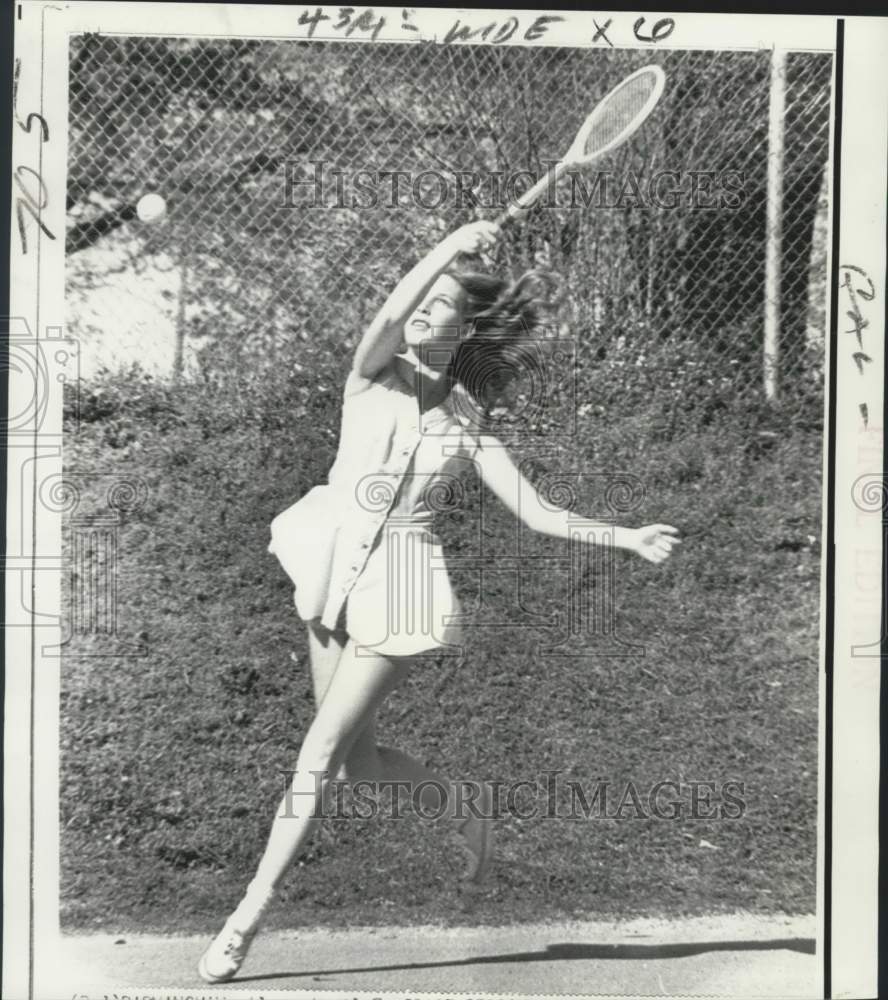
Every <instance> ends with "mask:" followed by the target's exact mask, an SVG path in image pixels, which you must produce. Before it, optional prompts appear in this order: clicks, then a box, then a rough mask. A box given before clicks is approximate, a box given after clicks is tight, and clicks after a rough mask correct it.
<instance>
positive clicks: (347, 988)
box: [36, 915, 823, 1000]
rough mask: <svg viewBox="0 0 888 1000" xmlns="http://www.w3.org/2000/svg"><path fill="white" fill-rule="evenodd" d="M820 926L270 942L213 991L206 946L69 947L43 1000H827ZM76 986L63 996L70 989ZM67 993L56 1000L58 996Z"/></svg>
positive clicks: (682, 925)
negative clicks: (424, 997) (624, 999)
mask: <svg viewBox="0 0 888 1000" xmlns="http://www.w3.org/2000/svg"><path fill="white" fill-rule="evenodd" d="M815 936H816V922H815V919H814V917H762V916H751V915H734V916H713V917H695V918H693V919H684V920H669V921H665V920H633V921H623V922H603V921H602V922H589V921H583V922H572V923H564V924H545V925H515V926H508V927H480V928H466V927H459V928H440V927H416V928H354V929H350V930H339V931H331V930H299V931H269V932H267V933H266V934H261V935H260V936H259V937H257V939H256V941H255V942H254V944H253V949H252V951H251V952H250V955H249V957H248V959H247V961H246V963H245V964H244V967H243V969H242V970H241V974H240V975H239V976H238V978H237V979H236V980H235V981H234V982H232V983H230V984H227V985H226V986H218V987H208V986H206V985H205V984H202V982H201V980H200V979H199V978H198V976H197V973H196V971H195V965H196V962H197V959H198V957H199V956H200V954H201V952H202V950H203V948H204V947H205V946H206V943H207V940H208V939H207V938H206V937H193V936H160V935H143V934H125V935H108V934H95V935H78V936H69V935H66V936H63V937H62V938H61V939H60V940H59V950H58V952H57V953H56V954H57V956H58V959H59V961H58V964H55V963H40V967H41V968H42V974H41V980H42V982H40V983H39V984H38V986H39V988H38V990H37V991H36V996H38V997H41V998H42V997H48V998H54V997H56V996H58V997H62V998H65V1000H68V998H75V997H76V998H78V1000H80V998H82V1000H87V998H88V1000H104V998H106V997H108V998H109V1000H110V998H113V997H114V994H116V995H117V998H118V1000H123V998H124V997H128V998H130V1000H135V998H137V997H139V998H141V997H143V996H146V995H147V994H146V993H145V992H144V990H145V989H146V988H150V987H155V988H158V990H159V992H158V994H157V995H158V996H162V997H166V998H168V1000H172V998H174V997H176V998H178V1000H185V998H186V997H191V998H192V1000H197V998H199V997H202V996H216V997H218V996H227V995H232V996H237V997H239V998H241V1000H250V998H257V1000H258V998H259V997H268V996H274V995H276V996H278V997H287V996H293V997H319V998H323V1000H339V998H346V997H347V998H358V997H359V995H360V994H362V993H363V994H364V997H363V998H361V1000H364V998H366V997H373V996H379V995H381V994H384V993H389V992H391V993H393V994H394V995H397V996H407V997H417V996H419V995H420V994H422V993H438V994H443V995H444V996H445V997H447V996H452V997H454V998H456V997H458V996H460V994H462V995H463V1000H468V998H471V997H474V996H478V995H480V994H484V993H488V994H489V993H498V994H501V995H502V994H504V995H506V996H515V995H520V994H533V995H536V996H546V997H549V996H551V997H554V996H562V997H563V996H565V995H569V994H579V995H621V996H645V997H651V996H679V995H685V996H688V995H691V996H712V997H774V998H777V997H780V998H797V997H814V998H816V997H820V996H822V976H823V962H822V959H821V957H820V955H819V954H817V953H816V949H815ZM62 986H63V989H62V992H58V989H59V988H60V987H62ZM53 990H56V992H53Z"/></svg>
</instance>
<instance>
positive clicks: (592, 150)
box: [496, 66, 666, 226]
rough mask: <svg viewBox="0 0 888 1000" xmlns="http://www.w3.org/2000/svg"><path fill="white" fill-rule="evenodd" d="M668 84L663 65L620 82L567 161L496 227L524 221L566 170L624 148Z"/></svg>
mask: <svg viewBox="0 0 888 1000" xmlns="http://www.w3.org/2000/svg"><path fill="white" fill-rule="evenodd" d="M665 84H666V75H665V74H664V72H663V70H662V69H660V67H659V66H644V67H642V69H639V70H636V71H635V72H634V73H632V74H630V75H629V76H627V77H626V79H625V80H623V81H621V82H620V83H618V84H617V86H616V87H614V88H613V90H611V91H610V92H609V93H608V94H606V95H605V96H604V97H603V98H602V99H601V100H600V101H599V102H598V104H597V105H596V106H595V108H594V109H593V111H592V113H591V114H590V115H589V117H588V118H587V119H586V120H585V122H583V126H582V128H581V129H580V131H579V132H577V137H576V138H575V139H574V141H573V142H572V143H571V146H570V149H568V151H567V153H566V154H565V155H564V158H563V159H561V160H559V162H558V163H556V164H553V166H552V167H550V169H549V170H548V172H547V173H546V174H544V175H543V176H542V177H541V178H540V179H539V180H538V181H537V182H536V184H534V185H533V187H531V188H529V189H528V190H527V191H525V192H524V194H523V195H521V197H520V198H518V199H516V200H515V201H514V202H512V204H511V205H509V207H508V208H507V209H506V210H505V211H504V212H503V213H502V214H501V215H500V216H499V217H498V218H497V220H496V224H497V225H498V226H501V225H503V223H505V222H510V221H512V220H517V219H520V218H521V217H522V216H523V215H524V214H525V212H527V210H528V209H529V208H531V207H532V205H533V204H534V202H536V201H537V199H538V198H539V197H540V195H542V193H543V192H544V191H545V190H546V189H547V188H548V187H549V186H550V185H552V186H554V185H555V184H556V183H557V181H558V178H559V177H560V176H561V175H562V174H563V173H565V171H568V170H578V169H582V168H583V167H587V166H589V165H590V164H591V163H594V162H595V161H596V160H598V159H600V158H601V157H602V156H604V155H605V154H606V153H609V152H611V151H612V150H614V149H616V148H617V146H620V145H622V143H624V142H625V141H626V140H627V139H628V138H629V137H630V136H631V135H633V134H634V133H635V132H637V131H638V129H639V128H641V126H642V125H643V124H644V122H645V120H646V119H647V117H648V116H649V115H650V113H651V112H652V111H653V110H654V108H655V107H656V105H657V101H659V100H660V95H661V94H662V93H663V87H664V86H665Z"/></svg>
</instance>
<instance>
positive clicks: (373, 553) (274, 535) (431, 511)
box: [269, 366, 479, 656]
mask: <svg viewBox="0 0 888 1000" xmlns="http://www.w3.org/2000/svg"><path fill="white" fill-rule="evenodd" d="M478 448H479V444H478V440H477V437H476V436H475V435H473V434H471V433H470V432H469V431H468V430H467V429H466V428H465V427H464V426H463V425H462V424H461V423H460V422H459V420H457V418H456V416H455V415H454V413H453V411H452V409H451V408H450V407H449V406H447V405H443V406H437V407H434V408H433V409H430V410H426V411H425V412H424V413H421V412H420V407H419V402H418V400H417V398H416V396H415V395H414V394H413V393H412V392H411V391H410V389H409V388H408V387H407V385H405V383H404V382H403V380H402V379H401V378H400V377H399V376H398V375H397V373H396V372H395V371H394V369H393V367H392V366H388V367H387V368H385V369H384V370H383V371H382V372H381V373H380V374H379V375H377V376H376V377H375V378H374V379H372V380H367V379H364V378H361V377H360V376H358V375H356V374H355V373H351V374H350V375H349V377H348V379H347V380H346V384H345V392H344V400H343V409H342V429H341V432H340V438H339V451H338V452H337V455H336V460H335V462H334V463H333V467H332V468H331V469H330V473H329V476H328V482H327V483H326V484H325V485H321V486H316V487H314V488H313V489H311V490H309V492H308V493H306V495H305V496H304V497H302V499H301V500H299V501H298V502H297V503H295V504H294V505H293V506H292V507H289V508H287V510H285V511H284V512H283V513H282V514H279V515H278V516H277V517H276V518H275V519H274V520H273V521H272V523H271V544H270V545H269V551H270V552H273V553H274V554H275V555H276V556H277V558H278V559H279V560H280V562H281V564H282V565H283V567H284V569H285V570H286V572H287V574H288V575H289V577H290V578H291V580H292V581H293V583H294V585H295V588H296V589H295V592H294V600H295V604H296V609H297V611H298V613H299V615H300V617H301V618H303V619H305V620H306V621H313V622H318V623H320V624H321V625H322V626H324V627H325V628H328V629H335V628H343V627H344V628H345V630H346V631H347V632H348V634H349V635H350V636H351V637H352V638H353V639H354V640H355V641H356V642H357V643H359V644H360V645H361V646H365V647H370V648H372V649H373V650H374V651H376V652H379V653H381V654H383V655H388V656H409V655H413V654H416V653H420V652H423V651H425V650H429V649H434V648H436V647H440V646H446V645H451V644H456V643H458V642H459V641H460V628H459V623H458V621H457V620H456V619H457V618H458V616H459V614H460V608H459V605H458V603H457V600H456V597H455V595H454V593H453V590H452V588H451V584H450V580H449V577H448V575H447V569H446V566H445V565H444V559H443V553H442V549H441V542H440V539H439V538H438V536H437V535H436V534H435V533H434V532H433V530H432V522H433V518H434V516H435V514H436V512H437V511H438V510H441V509H447V508H449V507H453V506H456V505H458V503H459V500H460V498H461V483H460V480H459V478H458V477H459V473H460V472H461V471H462V469H463V468H465V463H466V462H467V461H471V460H472V459H473V458H474V457H475V454H476V453H477V450H478Z"/></svg>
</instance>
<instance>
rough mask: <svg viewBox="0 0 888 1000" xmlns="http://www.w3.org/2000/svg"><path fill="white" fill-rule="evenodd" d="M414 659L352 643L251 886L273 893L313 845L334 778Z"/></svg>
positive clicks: (326, 695)
mask: <svg viewBox="0 0 888 1000" xmlns="http://www.w3.org/2000/svg"><path fill="white" fill-rule="evenodd" d="M408 668H409V661H404V660H390V659H386V658H385V657H382V656H374V657H363V656H362V657H357V656H356V655H355V644H354V642H353V641H351V640H349V641H348V643H347V644H346V645H345V647H344V648H343V649H342V652H341V654H340V657H339V662H338V664H337V665H336V669H335V671H334V673H333V677H332V679H331V680H330V681H329V684H328V685H327V690H326V691H325V693H324V696H323V699H322V701H321V704H320V707H319V708H318V712H317V715H316V716H315V718H314V721H313V722H312V724H311V726H310V727H309V729H308V732H307V733H306V736H305V740H304V741H303V744H302V749H301V750H300V752H299V757H298V759H297V762H296V769H295V773H294V775H293V779H292V781H291V783H290V787H289V789H288V790H287V792H286V794H285V795H284V798H283V800H282V801H281V805H280V808H279V810H278V813H277V816H276V817H275V820H274V823H273V824H272V828H271V834H270V836H269V838H268V844H267V846H266V848H265V853H264V854H263V856H262V859H261V861H260V862H259V867H258V869H257V871H256V876H255V878H254V879H253V883H251V885H252V887H253V888H254V891H255V890H257V889H258V890H260V891H262V892H265V891H270V890H272V889H273V888H274V887H275V886H276V885H277V884H278V883H279V882H280V880H281V879H282V878H283V876H284V874H285V873H286V871H287V869H288V867H289V865H290V862H291V861H292V859H293V858H294V857H295V856H296V855H297V854H298V853H299V851H300V850H301V849H302V848H303V847H304V846H305V844H306V843H307V842H308V839H309V837H310V836H311V835H312V833H313V832H314V829H315V827H316V826H317V824H318V821H319V817H320V815H321V811H322V806H323V800H324V795H325V793H326V791H327V788H328V786H329V782H330V776H331V775H332V774H336V772H337V771H338V770H339V768H340V767H341V766H342V764H343V763H344V762H345V760H346V758H347V756H348V754H349V751H350V750H351V749H352V747H353V745H354V743H355V740H356V739H357V738H358V736H359V735H360V734H361V732H362V730H364V729H365V727H367V726H368V725H369V724H370V723H371V722H372V720H373V719H374V718H375V715H376V711H377V709H378V708H379V706H380V705H381V704H382V702H383V700H384V699H385V697H386V696H387V695H388V694H389V693H390V692H391V691H392V690H393V689H394V688H395V687H396V686H397V685H398V684H399V683H400V682H401V680H403V678H404V677H405V676H406V673H407V670H408Z"/></svg>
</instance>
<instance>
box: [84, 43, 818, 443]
mask: <svg viewBox="0 0 888 1000" xmlns="http://www.w3.org/2000/svg"><path fill="white" fill-rule="evenodd" d="M71 46H72V47H71V62H70V87H71V90H70V147H69V181H68V215H69V225H68V232H67V250H68V258H67V259H68V265H67V296H68V298H67V301H68V324H69V332H70V334H71V335H72V336H74V337H77V338H79V339H80V341H81V343H82V344H83V351H82V365H83V375H84V376H85V377H86V378H88V379H91V378H94V377H97V376H99V375H101V372H102V370H104V369H108V370H114V369H115V368H119V367H128V366H131V365H132V364H133V363H137V364H138V365H139V366H141V367H142V368H144V369H145V370H146V371H147V372H149V373H152V374H153V375H154V376H156V377H160V378H167V377H170V378H176V377H181V378H183V379H185V380H189V379H190V380H202V381H204V382H209V383H210V384H211V385H212V386H214V387H217V388H221V389H224V390H225V391H226V394H227V398H228V399H229V400H230V401H235V400H236V401H237V405H238V407H239V410H238V412H240V413H241V414H242V415H243V416H248V417H249V416H252V415H255V414H256V413H258V412H259V411H261V410H262V409H263V407H265V408H267V407H268V406H270V405H272V403H271V402H270V400H272V398H274V399H278V402H279V397H277V396H275V395H274V393H273V392H271V391H270V387H271V386H272V385H273V384H277V382H279V381H280V380H281V379H285V380H289V382H290V383H291V384H298V385H300V386H302V387H303V389H306V388H307V387H312V391H313V387H314V386H315V385H317V386H320V388H321V390H322V391H324V390H326V389H333V390H335V389H336V388H337V385H334V384H333V383H334V382H335V383H338V382H341V380H342V377H343V361H344V357H345V355H347V354H348V353H349V352H350V351H351V350H352V349H353V348H354V346H355V343H356V340H357V338H358V337H359V336H360V333H361V331H362V329H363V328H364V327H365V326H366V324H367V322H368V321H369V320H370V319H371V317H372V315H373V313H374V311H375V310H376V309H377V308H378V307H379V305H380V304H381V302H382V301H383V299H384V297H385V294H386V292H387V290H388V289H390V288H391V286H392V285H393V283H394V282H395V281H396V280H397V278H398V276H399V275H400V274H401V273H403V272H404V271H405V270H406V269H407V268H408V267H409V266H410V265H411V264H412V263H413V262H414V261H415V260H416V259H417V258H418V257H419V256H420V255H421V254H422V253H423V252H424V251H425V250H427V249H428V248H429V247H430V246H431V245H432V244H433V243H434V242H435V241H436V240H437V239H438V238H440V236H441V235H442V234H443V233H444V232H445V231H447V230H449V229H451V228H453V227H454V226H456V225H458V224H460V223H462V222H465V221H469V220H471V219H473V218H479V217H487V218H491V217H493V216H494V215H495V214H496V212H497V211H498V209H499V208H501V207H502V205H503V204H504V203H505V201H506V200H507V198H508V197H509V196H510V195H512V194H515V193H519V192H520V191H521V190H522V189H523V188H525V187H527V186H529V183H530V181H531V179H532V178H536V177H537V176H539V175H540V174H541V173H542V172H544V171H545V169H546V165H547V163H548V162H551V161H552V160H553V159H556V158H558V156H559V155H560V154H562V153H563V152H564V151H566V149H567V147H568V145H569V144H570V141H571V139H572V138H573V135H574V134H575V132H576V130H577V128H578V127H579V125H580V124H581V123H582V121H583V120H584V118H585V116H586V115H587V114H588V112H589V110H590V109H591V107H592V106H594V104H595V103H596V101H597V100H598V99H599V98H600V97H602V96H603V94H604V93H605V92H606V91H607V90H608V89H609V88H610V87H612V86H613V85H614V84H615V83H616V82H617V81H618V80H619V79H621V78H622V77H623V76H625V75H627V74H628V73H629V72H631V71H633V70H634V69H636V68H638V67H639V66H641V65H643V64H644V63H645V62H648V61H650V60H651V53H642V52H629V51H608V52H595V53H592V52H589V51H587V50H573V49H570V50H569V49H559V48H498V47H495V46H485V45H467V46H463V47H459V46H455V47H442V46H434V45H422V44H403V45H371V44H349V43H328V42H268V41H237V40H231V41H227V42H223V43H219V42H209V41H203V40H181V39H163V38H151V39H146V38H117V37H114V38H112V37H104V36H96V35H85V36H78V37H75V38H73V39H72V42H71ZM655 55H656V61H657V62H658V63H660V65H662V67H663V69H664V70H665V72H666V75H667V85H666V90H665V93H664V96H663V99H662V101H661V104H660V105H659V106H658V108H657V110H656V111H655V113H654V114H653V115H652V116H651V118H650V119H649V120H648V122H647V123H646V124H645V126H644V127H643V129H642V130H641V131H640V132H639V133H638V134H637V135H636V136H635V137H634V138H633V139H632V141H631V142H629V143H628V144H627V145H625V146H624V147H622V148H621V149H620V150H619V151H618V152H617V153H615V154H614V155H613V156H611V157H610V158H609V159H607V160H606V161H602V163H601V165H600V169H598V170H597V171H594V170H593V171H591V172H588V171H587V172H585V173H583V174H578V175H574V176H573V177H568V178H567V179H565V180H563V181H562V182H560V183H559V185H558V187H557V189H556V190H554V191H550V192H549V195H548V196H547V197H546V198H545V199H544V200H543V202H542V203H541V204H540V205H539V206H538V207H537V208H535V209H534V211H533V212H532V213H531V215H530V217H529V218H528V219H527V220H526V222H525V223H524V224H523V225H521V226H520V227H509V229H508V230H507V231H506V233H505V235H504V238H503V240H502V241H501V244H500V245H499V246H498V248H497V250H496V257H495V259H494V260H492V261H488V262H487V263H488V265H489V266H491V267H492V268H494V269H497V270H499V271H502V272H507V273H512V274H517V273H519V272H521V271H522V270H524V269H526V268H527V267H530V266H542V267H546V268H549V269H551V270H552V271H553V272H554V273H555V274H556V275H558V276H559V278H560V279H561V295H560V299H559V306H558V311H557V315H555V316H554V317H553V321H552V324H551V329H548V330H547V331H546V336H552V337H558V338H570V339H571V340H572V341H573V342H574V343H575V344H576V354H575V356H576V365H577V372H578V377H579V378H580V380H581V383H582V386H583V387H584V390H583V393H582V398H583V400H584V401H585V402H584V405H587V406H597V407H599V408H602V409H613V408H616V409H618V410H619V409H621V408H626V407H631V406H636V405H640V404H641V403H642V402H644V401H646V400H649V399H650V398H651V395H652V394H654V395H658V396H662V398H663V399H664V401H665V404H664V405H665V411H664V412H667V413H668V414H669V415H670V419H671V420H672V421H673V424H674V423H675V422H676V421H677V420H680V419H693V418H692V416H690V415H691V414H693V413H698V412H699V408H700V406H701V405H703V404H704V403H706V404H707V405H711V404H712V402H713V401H721V403H722V404H723V405H731V404H732V403H735V402H737V401H740V402H741V403H742V402H748V401H750V400H754V399H761V398H763V397H764V395H765V388H766V387H765V377H764V373H765V368H766V365H765V350H766V346H765V315H766V305H767V303H769V302H770V303H771V304H772V306H773V309H772V314H773V313H774V310H776V315H777V317H778V337H777V341H776V344H774V345H772V350H773V349H774V348H775V347H776V352H777V356H776V358H775V364H776V367H777V371H778V379H777V382H776V384H777V395H778V400H779V402H780V403H781V405H784V406H790V408H791V411H792V412H793V413H802V412H803V413H805V414H806V415H807V418H810V419H813V420H814V421H815V422H816V420H817V419H818V416H819V412H820V410H821V408H822V384H823V347H824V331H825V317H824V307H825V302H824V287H825V282H826V225H825V218H826V210H827V201H826V193H827V189H828V187H827V177H826V173H827V163H828V149H829V120H830V114H829V112H830V86H831V72H832V57H831V55H829V54H814V53H790V54H789V55H788V57H787V58H786V60H785V64H784V67H785V68H784V70H783V71H782V75H781V83H782V84H783V85H784V86H785V109H786V110H785V115H783V116H782V120H781V122H780V123H779V124H780V134H781V136H782V140H783V143H782V146H783V148H782V153H780V154H779V155H781V156H782V160H783V162H782V169H781V170H780V171H779V177H781V178H782V185H781V190H780V191H779V192H777V193H778V194H780V195H782V202H781V212H780V223H781V225H780V230H781V231H780V233H779V236H780V237H782V238H781V239H780V241H779V243H776V244H774V246H776V247H777V248H778V250H779V259H778V266H777V270H776V276H775V275H774V274H772V276H771V279H770V281H769V279H768V274H767V270H766V258H767V256H768V243H769V240H772V239H774V238H775V234H774V233H773V227H769V223H768V219H769V212H768V206H769V199H773V198H774V197H775V192H774V190H769V186H768V157H769V142H768V136H769V100H770V97H771V93H772V87H773V83H772V79H771V59H772V55H771V53H770V52H768V51H762V52H703V51H689V52H666V53H659V52H658V53H656V54H655ZM772 134H773V133H772ZM772 143H773V140H772ZM771 155H772V156H773V155H777V154H775V151H774V150H773V148H772V150H771ZM149 192H156V193H159V194H161V195H162V196H163V197H164V198H165V199H166V202H167V205H168V214H167V216H166V217H165V218H164V219H163V220H162V221H160V222H156V223H153V224H147V223H144V222H141V221H140V220H139V219H138V217H137V215H136V210H135V206H136V203H137V201H138V199H139V198H140V197H141V196H142V195H144V194H146V193H149ZM772 249H773V246H772ZM772 270H773V269H772ZM328 383H329V384H328ZM797 404H804V405H798V406H797ZM792 407H795V409H792ZM812 415H813V416H812Z"/></svg>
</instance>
